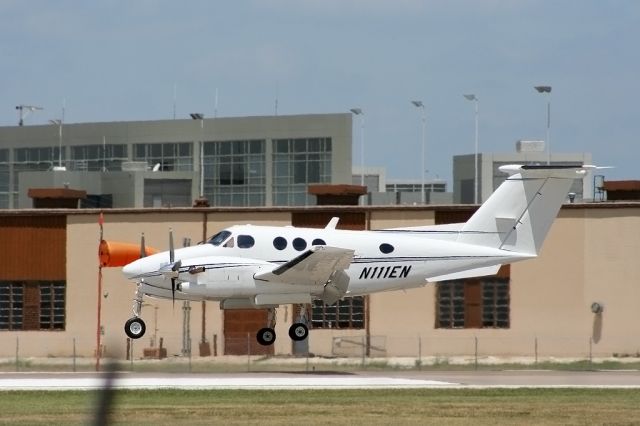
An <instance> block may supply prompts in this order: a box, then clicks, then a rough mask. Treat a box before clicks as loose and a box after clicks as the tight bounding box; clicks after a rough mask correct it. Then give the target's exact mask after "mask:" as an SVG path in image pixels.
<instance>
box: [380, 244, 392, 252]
mask: <svg viewBox="0 0 640 426" xmlns="http://www.w3.org/2000/svg"><path fill="white" fill-rule="evenodd" d="M380 251H381V252H383V253H384V254H389V253H391V252H392V251H393V246H392V245H391V244H387V243H382V244H380Z"/></svg>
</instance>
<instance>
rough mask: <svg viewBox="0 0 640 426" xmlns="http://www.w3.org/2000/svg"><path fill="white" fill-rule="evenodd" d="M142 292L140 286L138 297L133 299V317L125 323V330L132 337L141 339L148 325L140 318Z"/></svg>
mask: <svg viewBox="0 0 640 426" xmlns="http://www.w3.org/2000/svg"><path fill="white" fill-rule="evenodd" d="M142 296H143V294H142V292H140V286H139V285H138V289H137V290H136V298H135V299H133V318H129V319H128V320H127V322H125V323H124V332H125V333H126V334H127V336H129V337H130V338H132V339H139V338H141V337H142V336H144V332H145V331H146V330H147V326H146V325H145V324H144V321H142V318H140V310H141V309H142Z"/></svg>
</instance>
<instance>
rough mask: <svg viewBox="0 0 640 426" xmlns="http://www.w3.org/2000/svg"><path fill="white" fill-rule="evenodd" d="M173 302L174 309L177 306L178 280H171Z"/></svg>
mask: <svg viewBox="0 0 640 426" xmlns="http://www.w3.org/2000/svg"><path fill="white" fill-rule="evenodd" d="M171 302H172V303H173V307H174V308H175V306H176V279H175V278H171Z"/></svg>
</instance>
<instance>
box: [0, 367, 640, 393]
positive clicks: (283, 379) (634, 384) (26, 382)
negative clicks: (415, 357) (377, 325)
mask: <svg viewBox="0 0 640 426" xmlns="http://www.w3.org/2000/svg"><path fill="white" fill-rule="evenodd" d="M107 383H108V384H109V386H111V387H113V388H117V389H162V388H167V389H169V388H172V389H376V388H384V389H394V388H397V389H407V388H408V389H410V388H448V389H451V388H478V389H489V388H519V387H527V388H531V387H536V388H554V387H561V388H637V389H640V371H637V370H633V371H620V370H615V371H614V370H612V371H586V372H585V371H580V372H577V371H576V372H572V371H569V372H567V371H522V370H519V371H498V372H495V371H491V372H489V371H463V372H459V371H454V372H433V371H428V372H420V371H393V372H386V371H384V372H382V371H380V372H368V371H365V372H358V373H353V374H343V373H317V374H313V373H311V374H308V373H243V374H237V373H235V374H161V373H129V372H123V373H116V374H115V375H109V374H107V373H0V391H3V390H4V391H7V390H34V389H37V390H72V389H76V390H86V389H99V388H103V387H105V386H106V385H107Z"/></svg>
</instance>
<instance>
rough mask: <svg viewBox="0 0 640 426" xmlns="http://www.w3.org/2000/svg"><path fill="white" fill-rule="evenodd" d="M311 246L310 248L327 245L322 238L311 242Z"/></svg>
mask: <svg viewBox="0 0 640 426" xmlns="http://www.w3.org/2000/svg"><path fill="white" fill-rule="evenodd" d="M311 245H312V246H326V245H327V243H325V242H324V240H323V239H322V238H316V239H315V240H313V241H312V242H311Z"/></svg>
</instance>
